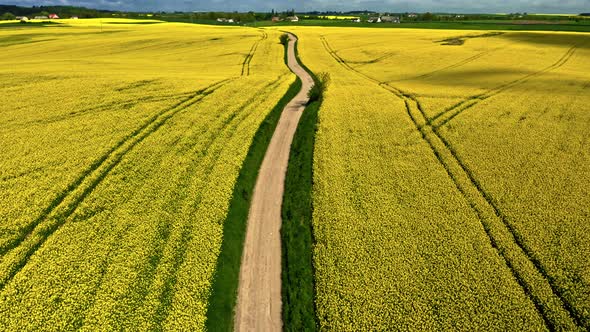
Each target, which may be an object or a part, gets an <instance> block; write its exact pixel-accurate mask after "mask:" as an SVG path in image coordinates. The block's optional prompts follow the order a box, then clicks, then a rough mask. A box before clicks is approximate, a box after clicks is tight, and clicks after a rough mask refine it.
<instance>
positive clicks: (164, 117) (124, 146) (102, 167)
mask: <svg viewBox="0 0 590 332" xmlns="http://www.w3.org/2000/svg"><path fill="white" fill-rule="evenodd" d="M229 81H231V79H228V80H224V81H220V82H217V83H215V84H213V85H211V86H209V87H208V88H205V89H202V90H199V91H197V92H195V93H194V94H193V95H192V96H190V97H189V98H186V99H184V100H182V101H180V102H179V103H177V104H176V105H174V106H172V107H170V108H167V109H165V110H163V111H162V112H160V113H158V114H157V115H155V116H153V117H152V118H150V119H149V120H148V121H146V122H145V123H144V124H143V125H142V126H141V127H139V128H137V129H136V130H135V131H134V132H132V133H131V134H130V135H128V136H126V137H125V138H123V139H122V140H121V141H119V142H118V143H117V144H116V145H115V146H114V147H113V148H111V149H110V150H109V151H107V152H106V153H105V154H104V155H102V156H101V157H100V158H99V159H97V160H96V161H95V162H94V163H92V165H91V166H90V167H89V168H88V169H86V170H85V171H84V172H82V174H81V175H80V176H79V177H78V178H77V179H76V180H75V181H74V182H72V183H70V185H69V186H68V187H67V188H66V189H65V190H64V191H62V192H61V193H60V194H59V195H58V196H57V197H56V198H55V199H54V200H53V201H52V203H51V204H50V205H49V206H48V207H47V208H45V209H44V210H43V211H42V213H41V214H40V216H39V217H37V218H36V219H35V220H34V221H33V222H32V223H31V224H29V225H27V227H25V228H24V229H23V231H22V232H21V234H20V235H19V236H17V237H16V238H14V239H13V240H12V241H10V242H9V243H8V244H7V245H5V246H3V247H2V248H0V254H1V255H2V262H1V263H0V272H1V273H2V274H1V275H0V291H1V290H3V289H4V287H5V286H6V285H7V284H8V283H9V282H10V281H11V280H12V279H13V278H14V276H15V275H16V274H17V273H18V272H20V270H21V269H22V268H23V267H24V266H25V265H26V263H27V262H28V259H29V258H30V257H31V256H32V255H33V254H34V253H35V252H36V251H37V250H38V249H39V248H40V247H41V246H42V245H43V243H45V241H46V240H47V239H48V238H49V237H50V236H51V235H52V234H53V233H55V232H56V231H57V230H58V229H59V228H60V227H61V226H62V225H63V224H64V223H65V222H66V220H67V218H68V217H69V216H71V215H72V214H73V213H74V211H75V210H76V209H77V207H78V206H79V205H80V203H82V201H84V199H85V198H86V197H87V196H88V195H89V194H90V193H92V191H93V190H94V188H96V186H98V185H99V184H100V183H101V182H102V181H103V180H104V178H105V177H106V176H107V175H108V174H109V173H110V172H111V171H112V169H113V168H114V167H115V166H117V165H118V164H119V163H120V161H121V160H122V159H123V157H124V156H125V155H127V153H128V152H129V151H131V150H132V149H133V148H134V147H135V146H136V145H137V144H139V143H140V142H142V141H143V140H145V139H146V138H147V137H148V136H150V135H151V134H152V133H154V132H155V131H156V130H158V129H159V128H160V127H161V126H162V125H164V124H165V123H166V122H167V121H168V120H169V119H170V118H172V117H173V116H174V115H176V114H178V113H179V112H181V111H183V110H186V109H187V108H188V107H190V106H193V105H195V104H197V103H198V102H200V101H201V100H203V99H204V98H205V97H206V96H208V95H210V94H211V93H213V92H215V91H216V90H217V89H218V88H220V87H222V86H223V85H225V84H227V83H228V82H229Z"/></svg>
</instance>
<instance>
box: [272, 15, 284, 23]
mask: <svg viewBox="0 0 590 332" xmlns="http://www.w3.org/2000/svg"><path fill="white" fill-rule="evenodd" d="M272 21H273V22H280V21H282V20H281V18H280V17H278V16H273V17H272Z"/></svg>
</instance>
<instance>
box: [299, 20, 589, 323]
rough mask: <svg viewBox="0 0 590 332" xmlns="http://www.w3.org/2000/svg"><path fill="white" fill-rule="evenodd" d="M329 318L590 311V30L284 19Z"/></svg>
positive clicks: (509, 318)
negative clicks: (323, 85) (298, 81)
mask: <svg viewBox="0 0 590 332" xmlns="http://www.w3.org/2000/svg"><path fill="white" fill-rule="evenodd" d="M293 31H294V32H295V33H297V34H298V36H299V37H300V44H299V50H300V54H301V58H302V61H303V62H304V63H305V64H306V65H307V66H308V67H310V69H311V70H312V71H315V72H329V73H330V75H331V79H332V82H331V84H330V86H329V88H328V91H327V94H326V96H325V99H324V101H323V104H322V108H321V109H320V115H319V125H318V132H317V135H316V146H315V156H314V159H315V163H314V170H315V171H314V190H313V195H314V221H313V225H314V235H315V241H316V243H315V249H314V268H315V272H316V292H317V298H316V304H317V315H318V318H319V322H320V327H321V328H322V329H327V330H338V331H345V330H347V331H359V330H408V329H409V330H420V331H430V330H500V331H505V330H545V329H564V330H577V329H579V330H584V329H587V328H588V327H589V326H590V306H589V304H590V297H589V295H588V294H590V293H589V292H590V286H589V285H590V284H589V283H588V280H590V266H589V265H588V263H587V262H588V257H589V255H590V237H589V234H590V232H589V231H590V229H589V228H588V220H589V214H588V213H589V212H588V211H589V210H588V206H590V195H589V194H588V183H590V154H589V153H588V151H590V145H589V144H590V141H588V139H587V138H588V133H589V130H590V127H589V124H590V122H589V121H588V119H589V118H588V117H589V116H590V109H589V107H588V105H590V93H589V92H590V84H589V83H588V82H589V79H590V74H589V73H590V61H589V60H590V42H589V41H590V37H589V36H587V35H585V34H575V33H553V32H543V33H529V32H500V33H498V32H486V31H445V30H411V29H391V30H389V29H354V28H325V27H322V28H305V27H300V28H293Z"/></svg>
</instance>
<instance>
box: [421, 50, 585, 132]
mask: <svg viewBox="0 0 590 332" xmlns="http://www.w3.org/2000/svg"><path fill="white" fill-rule="evenodd" d="M578 48H579V46H577V45H574V46H572V47H571V48H569V49H568V50H567V51H566V52H565V54H564V55H562V56H561V58H559V59H558V60H557V61H556V62H555V63H553V64H551V65H549V66H547V67H545V68H543V69H541V70H539V71H536V72H534V73H530V74H528V75H525V76H524V77H521V78H518V79H516V80H513V81H510V82H508V83H505V84H502V85H499V86H497V87H495V88H492V89H490V90H488V91H486V92H484V93H482V94H478V95H475V96H471V97H469V98H467V99H465V100H462V101H460V102H459V103H457V104H455V105H453V106H451V107H449V108H448V109H446V110H445V111H443V112H441V113H439V114H437V115H436V116H434V117H432V118H431V119H429V120H428V123H429V124H433V126H434V127H435V128H439V127H442V126H444V125H446V124H447V123H448V122H449V121H451V120H453V119H454V118H455V117H456V116H458V115H459V114H461V113H463V112H464V111H466V110H468V109H470V108H472V107H473V106H475V105H477V104H478V103H480V102H481V101H484V100H486V99H488V98H491V97H493V96H496V95H498V94H500V93H502V92H504V91H506V90H508V89H510V88H512V87H515V86H517V85H519V84H522V83H525V82H527V81H529V80H530V79H532V78H534V77H537V76H540V75H543V74H545V73H547V72H550V71H553V70H556V69H558V68H560V67H562V66H563V65H565V64H566V63H567V62H568V61H569V60H570V58H571V57H572V56H573V55H574V53H575V52H576V50H577V49H578Z"/></svg>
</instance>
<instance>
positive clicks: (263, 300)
mask: <svg viewBox="0 0 590 332" xmlns="http://www.w3.org/2000/svg"><path fill="white" fill-rule="evenodd" d="M290 37H291V41H290V42H289V48H288V64H289V68H291V70H292V71H293V72H294V73H295V74H296V75H297V76H299V78H300V79H301V82H302V83H303V86H302V88H301V91H300V92H299V94H297V96H295V98H293V99H292V100H291V101H290V102H289V104H287V106H286V107H285V109H284V110H283V113H282V115H281V118H280V120H279V123H278V125H277V128H276V130H275V132H274V134H273V137H272V139H271V141H270V145H269V146H268V150H267V151H266V155H265V156H264V160H263V162H262V166H261V168H260V172H259V174H258V179H257V181H256V186H255V188H254V196H253V197H252V203H251V206H250V214H249V216H248V226H247V230H246V240H245V244H244V252H243V256H242V265H241V268H240V285H239V289H238V302H237V305H236V317H235V322H234V326H235V330H236V331H260V332H263V331H281V329H282V319H281V235H280V228H281V204H282V202H283V190H284V184H285V174H286V172H287V165H288V161H289V152H290V149H291V142H292V141H293V136H294V135H295V130H296V129H297V124H298V123H299V118H300V117H301V113H302V112H303V110H304V108H305V104H306V103H307V101H308V98H307V92H308V91H309V89H311V87H312V86H313V79H312V77H311V76H310V75H309V74H308V73H307V72H306V71H305V70H304V69H303V68H302V67H301V66H300V65H299V63H298V62H297V59H296V58H295V41H296V37H295V36H293V35H290Z"/></svg>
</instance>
